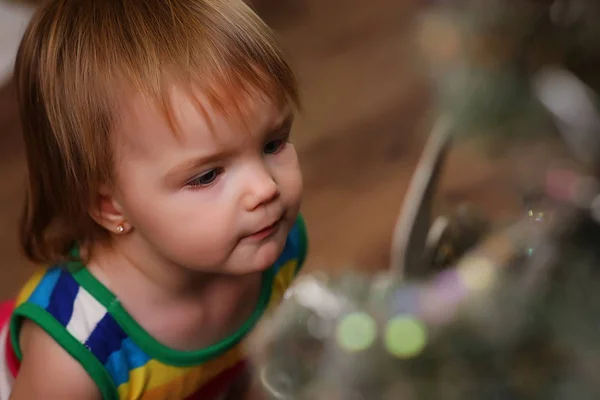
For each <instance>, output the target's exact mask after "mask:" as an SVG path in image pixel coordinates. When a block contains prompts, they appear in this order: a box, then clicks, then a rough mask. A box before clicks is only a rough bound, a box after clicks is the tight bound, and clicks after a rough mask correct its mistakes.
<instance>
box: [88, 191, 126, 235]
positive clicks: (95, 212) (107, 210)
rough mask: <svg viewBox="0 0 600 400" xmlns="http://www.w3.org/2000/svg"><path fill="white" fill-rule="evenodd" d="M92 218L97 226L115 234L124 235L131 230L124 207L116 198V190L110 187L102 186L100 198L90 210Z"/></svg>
mask: <svg viewBox="0 0 600 400" xmlns="http://www.w3.org/2000/svg"><path fill="white" fill-rule="evenodd" d="M90 216H91V217H92V219H93V220H94V221H96V223H97V224H99V225H100V226H102V227H104V228H105V229H106V230H107V231H109V232H112V233H114V234H123V233H126V232H129V231H130V230H131V225H130V224H129V223H128V222H127V218H126V217H125V215H124V212H123V207H122V206H121V204H120V203H119V200H118V199H117V197H116V196H115V192H114V190H113V189H112V188H111V187H110V186H108V185H102V186H101V187H100V189H99V192H98V196H97V198H96V199H95V201H94V204H92V207H91V209H90Z"/></svg>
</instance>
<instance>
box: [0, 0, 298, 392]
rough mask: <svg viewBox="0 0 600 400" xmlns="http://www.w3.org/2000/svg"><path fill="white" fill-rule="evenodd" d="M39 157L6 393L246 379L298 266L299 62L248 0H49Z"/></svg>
mask: <svg viewBox="0 0 600 400" xmlns="http://www.w3.org/2000/svg"><path fill="white" fill-rule="evenodd" d="M15 80H16V84H17V89H18V100H19V104H20V113H21V121H22V125H23V131H24V137H25V144H26V150H27V163H28V170H29V180H28V190H27V194H28V197H27V203H26V207H25V212H24V215H23V219H22V222H21V241H22V247H23V249H24V251H25V253H26V255H27V256H28V258H29V259H30V260H32V261H34V262H36V263H38V264H41V265H42V266H43V267H44V268H43V269H41V270H40V271H39V272H38V273H37V274H35V275H34V276H33V277H32V278H31V279H30V280H29V281H28V282H27V283H26V285H25V286H24V287H23V289H22V290H21V292H20V294H19V295H18V297H17V298H16V299H15V301H14V302H13V303H6V304H4V305H3V306H2V309H1V311H0V314H2V315H3V316H4V319H3V322H2V324H0V325H1V326H2V328H1V334H0V349H1V350H0V400H8V399H9V398H10V399H11V400H31V399H78V400H79V399H86V400H87V399H111V400H115V399H123V400H124V399H143V400H162V399H203V400H210V399H222V398H225V397H227V396H229V398H237V399H239V398H241V397H242V395H241V392H240V391H236V388H239V389H240V390H241V388H242V387H243V385H242V383H243V379H242V378H243V377H244V376H246V375H245V374H244V371H245V367H246V363H245V359H244V352H243V345H244V339H245V338H246V337H247V335H248V334H249V332H250V331H251V330H252V328H253V327H254V326H255V324H256V323H257V322H258V321H259V320H260V319H261V316H263V314H264V313H266V312H268V310H269V309H270V308H272V307H274V306H276V305H277V303H278V302H279V301H280V299H281V297H282V295H283V292H284V291H285V290H286V288H287V287H288V286H289V285H290V283H291V281H292V279H293V278H294V277H295V276H296V274H297V273H298V271H299V269H300V268H301V266H302V264H303V261H304V258H305V254H306V246H307V239H306V232H305V227H304V223H303V220H302V218H301V216H300V214H299V207H300V200H301V194H302V178H301V173H300V168H299V165H298V159H297V155H296V151H295V149H294V146H293V145H292V144H291V143H290V129H291V126H292V120H293V114H294V112H295V110H296V109H297V107H298V103H299V99H298V97H299V96H298V90H297V84H296V80H295V78H294V75H293V73H292V71H291V69H290V67H289V65H288V63H287V62H286V60H285V57H284V54H283V52H282V50H281V49H280V48H279V46H278V44H277V42H276V41H275V39H274V37H273V35H272V33H271V32H270V30H269V29H268V28H267V26H266V25H265V24H264V23H263V22H262V21H261V20H260V19H259V18H258V17H257V16H256V15H255V14H254V13H253V12H252V11H251V9H250V8H249V7H248V6H246V5H245V4H244V3H243V2H242V1H235V0H49V1H45V2H44V3H42V4H41V6H40V8H39V9H38V10H37V12H36V14H35V15H34V17H33V19H32V21H31V23H30V25H29V27H28V29H27V31H26V33H25V35H24V37H23V40H22V43H21V46H20V48H19V52H18V56H17V60H16V64H15Z"/></svg>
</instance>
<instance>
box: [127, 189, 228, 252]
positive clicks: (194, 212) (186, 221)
mask: <svg viewBox="0 0 600 400" xmlns="http://www.w3.org/2000/svg"><path fill="white" fill-rule="evenodd" d="M227 204H228V203H227V202H223V201H219V193H218V191H210V192H209V191H204V192H197V191H193V190H181V191H161V190H150V189H148V190H146V191H145V192H144V193H134V194H132V195H130V196H129V197H128V198H127V210H126V213H127V215H128V218H130V222H131V224H132V225H133V226H134V228H135V229H136V230H137V231H138V232H140V233H141V234H142V235H143V236H144V237H146V238H149V239H150V240H151V241H153V242H165V243H171V245H176V244H177V243H180V244H182V245H184V244H187V243H189V242H190V241H192V242H198V241H199V240H201V241H203V242H207V241H208V242H211V243H213V245H214V244H215V243H214V242H215V241H219V240H222V237H223V236H224V233H223V232H226V231H227V229H228V228H230V227H229V225H230V223H229V219H228V215H230V214H231V212H229V211H228V210H227V209H226V207H227ZM157 244H158V243H157Z"/></svg>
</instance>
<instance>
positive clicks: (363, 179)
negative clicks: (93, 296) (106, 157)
mask: <svg viewBox="0 0 600 400" xmlns="http://www.w3.org/2000/svg"><path fill="white" fill-rule="evenodd" d="M255 1H256V3H257V7H258V9H259V11H260V13H261V14H262V15H263V16H264V18H265V19H266V20H267V22H269V23H270V24H271V25H272V26H273V27H274V28H275V29H276V30H277V32H278V34H279V35H280V37H281V40H282V41H283V43H284V44H285V46H286V47H287V48H288V49H289V52H290V55H291V58H292V62H293V64H294V66H295V67H296V70H297V72H298V75H299V78H300V81H301V85H302V90H303V95H304V100H303V101H304V104H305V109H304V111H303V113H302V115H300V116H299V118H298V123H297V125H296V127H295V131H294V139H295V141H296V143H297V147H298V149H299V154H300V158H301V162H302V165H303V171H304V177H305V188H306V192H305V198H304V206H303V212H304V214H305V217H306V220H307V224H308V228H309V232H310V237H311V246H310V255H309V259H308V265H307V269H314V268H326V269H340V268H346V267H348V266H359V267H361V268H367V269H376V268H381V267H384V266H385V264H386V262H387V257H388V249H389V245H390V234H391V232H392V228H393V225H394V222H395V219H396V216H397V213H398V210H399V208H400V205H401V202H402V198H403V195H404V192H405V190H406V187H407V184H408V181H409V179H410V176H411V174H412V172H413V169H414V166H415V163H416V161H417V159H418V157H419V155H420V151H421V146H422V142H423V140H422V139H423V137H424V135H425V134H426V133H427V130H428V127H429V125H430V121H429V120H428V119H427V117H426V113H427V112H428V110H429V101H428V91H427V89H426V84H425V81H424V79H422V76H420V75H419V74H418V70H419V69H418V66H417V64H416V63H415V53H414V49H413V48H412V47H411V38H412V36H411V33H410V32H411V23H412V22H413V21H414V12H415V10H416V9H417V0H402V1H398V0H370V1H364V0H286V1H284V2H280V1H274V0H255ZM12 94H13V93H12V87H11V86H10V85H8V86H7V87H5V88H3V89H1V90H0V127H1V130H0V178H1V181H2V185H0V202H1V203H0V204H1V205H2V207H0V227H1V229H0V253H1V254H3V256H4V262H3V263H2V266H1V268H2V272H1V274H2V275H1V276H2V279H0V298H6V297H9V296H12V295H14V294H15V291H16V290H17V288H18V287H19V285H20V284H21V283H22V281H23V280H24V279H25V278H26V277H27V275H28V274H29V273H30V272H31V266H30V265H29V264H28V263H26V262H25V261H24V259H23V258H22V257H21V255H20V253H19V250H18V248H17V239H16V224H17V219H18V215H19V211H20V209H21V204H22V199H23V196H22V195H23V186H24V181H23V178H24V172H25V171H24V160H23V148H22V145H21V139H20V132H19V126H18V122H17V116H16V106H15V101H14V99H13V97H12ZM452 160H454V161H451V162H450V169H449V171H448V173H447V175H448V176H449V177H450V178H449V179H447V181H448V184H447V185H446V189H445V190H446V192H447V194H450V195H452V194H453V193H454V195H456V193H460V192H461V191H464V190H467V189H469V188H471V190H472V191H473V192H474V193H476V197H479V198H482V199H483V201H484V202H485V203H486V204H490V205H494V206H495V205H497V204H498V203H499V200H498V199H499V198H500V197H499V196H497V194H495V193H494V191H493V190H488V189H489V187H488V188H487V189H486V188H484V186H485V185H486V182H489V177H490V174H491V167H490V166H489V165H488V164H487V163H486V162H485V161H483V158H482V157H478V156H476V155H475V154H474V152H473V151H472V150H469V149H463V150H458V151H457V152H454V154H453V157H452ZM488 186H489V184H488ZM473 188H475V190H473Z"/></svg>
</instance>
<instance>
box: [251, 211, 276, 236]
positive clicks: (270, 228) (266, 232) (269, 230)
mask: <svg viewBox="0 0 600 400" xmlns="http://www.w3.org/2000/svg"><path fill="white" fill-rule="evenodd" d="M281 221H283V215H282V216H281V217H279V218H278V219H277V220H276V221H275V222H273V223H271V224H270V225H267V226H265V227H264V228H262V229H260V230H258V231H256V232H254V233H252V234H250V235H248V236H246V239H250V240H263V239H266V238H268V237H271V236H273V234H275V232H277V230H278V229H279V226H280V225H281Z"/></svg>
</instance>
